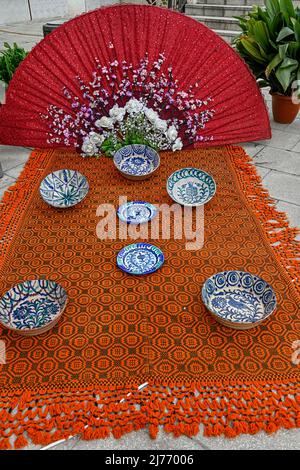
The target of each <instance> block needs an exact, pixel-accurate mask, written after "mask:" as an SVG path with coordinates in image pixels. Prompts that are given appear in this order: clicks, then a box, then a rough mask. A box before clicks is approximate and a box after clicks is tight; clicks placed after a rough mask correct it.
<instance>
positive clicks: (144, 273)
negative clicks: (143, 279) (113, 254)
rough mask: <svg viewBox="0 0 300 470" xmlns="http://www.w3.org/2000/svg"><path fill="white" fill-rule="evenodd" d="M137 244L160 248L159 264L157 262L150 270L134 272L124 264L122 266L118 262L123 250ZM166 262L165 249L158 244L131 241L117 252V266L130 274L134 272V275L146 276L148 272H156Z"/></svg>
mask: <svg viewBox="0 0 300 470" xmlns="http://www.w3.org/2000/svg"><path fill="white" fill-rule="evenodd" d="M137 245H142V246H147V247H151V248H155V249H156V250H158V251H159V252H160V253H159V256H160V258H161V259H160V263H159V265H157V264H156V265H155V266H156V267H155V268H152V269H150V270H148V271H145V272H142V273H133V272H132V271H130V270H129V269H127V268H126V267H125V266H124V265H123V266H122V267H121V266H120V264H119V263H118V259H119V257H120V255H121V254H122V252H123V251H124V250H125V249H126V248H131V247H136V246H137ZM164 262H165V256H164V253H163V251H162V250H161V249H160V248H159V247H158V246H156V245H153V244H152V243H142V242H140V243H130V244H129V245H126V246H124V247H123V248H122V249H121V250H120V251H119V252H118V254H117V266H118V268H120V269H121V270H122V271H124V272H126V273H128V274H132V275H134V276H144V275H146V274H151V273H155V271H157V270H158V269H159V268H161V266H162V265H163V264H164Z"/></svg>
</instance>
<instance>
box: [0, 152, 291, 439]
mask: <svg viewBox="0 0 300 470" xmlns="http://www.w3.org/2000/svg"><path fill="white" fill-rule="evenodd" d="M184 166H195V167H198V168H202V169H203V170H205V171H207V172H209V173H210V174H212V175H213V177H214V179H215V181H216V184H217V192H216V195H215V197H214V198H213V199H212V200H211V201H210V202H209V203H208V204H207V205H206V206H205V209H204V221H205V231H204V245H203V247H202V248H201V249H198V250H186V247H185V240H183V239H174V237H173V238H171V239H169V240H165V239H162V238H161V237H160V238H159V239H158V240H152V239H151V236H149V238H148V239H147V240H148V241H149V242H151V241H152V242H153V243H154V244H155V245H157V246H159V247H160V248H161V249H162V250H163V252H164V254H165V263H164V265H163V266H162V268H161V269H160V270H159V271H157V272H156V273H153V274H150V275H148V276H130V275H128V274H126V273H124V272H122V271H121V270H119V269H118V268H117V266H116V255H117V253H118V251H119V250H120V249H121V248H122V247H123V246H124V245H126V244H128V243H131V242H132V239H129V240H128V239H127V240H120V239H116V240H113V239H106V240H101V239H99V238H98V237H97V235H96V227H97V224H99V222H100V221H101V211H99V210H98V212H97V208H98V207H99V206H100V204H104V203H108V204H113V205H114V206H118V203H119V195H123V196H127V198H128V200H147V201H149V202H152V203H154V204H162V203H166V204H170V203H171V200H170V198H169V196H168V194H167V192H166V189H165V185H166V179H167V177H168V176H169V175H170V174H171V173H172V172H173V171H174V170H176V169H178V168H180V167H184ZM64 167H67V168H72V169H76V170H79V171H80V172H81V173H83V174H84V175H86V177H87V178H88V181H89V184H90V192H89V194H88V196H87V197H86V198H85V199H84V200H83V201H82V202H81V203H80V204H78V205H77V206H74V207H73V208H70V209H68V210H56V209H53V208H51V207H49V206H47V205H46V204H45V202H43V200H42V199H41V197H40V195H39V184H40V181H41V180H42V178H43V177H44V176H45V175H46V174H48V173H49V172H51V171H53V170H57V169H61V168H64ZM1 210H2V215H1V238H2V240H3V242H2V244H1V247H0V250H1V258H0V263H1V265H0V276H1V277H0V281H1V292H0V294H4V293H5V292H6V291H7V290H8V289H9V288H11V287H12V286H13V285H15V284H16V283H19V282H21V281H23V280H26V279H34V278H40V277H41V278H50V279H53V280H55V281H57V282H59V283H60V284H61V285H62V286H63V287H64V288H65V289H66V291H67V293H68V297H69V301H68V305H67V307H66V310H65V312H64V314H63V316H62V318H61V320H60V321H59V323H58V324H57V326H55V327H54V328H53V329H52V330H51V331H49V332H47V333H44V334H42V335H40V336H36V337H22V336H19V335H17V334H15V333H14V332H11V331H8V330H5V329H1V328H0V340H2V341H4V343H5V346H6V364H4V365H0V447H1V448H9V447H10V446H14V447H16V448H19V447H23V446H25V445H26V443H27V442H28V440H31V441H33V442H34V443H40V444H47V443H49V442H51V441H54V440H57V439H61V438H63V437H67V436H69V435H73V434H75V433H82V436H83V438H85V439H92V438H100V437H106V436H108V435H109V434H110V432H112V433H113V435H114V436H115V437H119V436H121V435H122V434H124V433H126V432H130V431H132V430H136V429H139V428H141V427H145V426H149V430H150V434H151V436H152V437H155V435H156V433H157V431H158V428H159V425H163V426H164V428H165V430H166V431H168V432H173V433H174V434H175V435H179V434H187V435H189V436H192V435H195V434H196V433H197V432H198V430H199V424H203V425H204V432H205V434H206V435H208V436H212V435H220V434H225V435H226V436H229V437H232V436H235V435H237V434H240V433H255V432H257V431H259V430H261V429H264V430H266V431H267V432H273V431H276V430H277V429H278V428H280V427H285V428H292V427H297V426H300V398H299V392H300V381H299V379H300V364H297V363H298V362H299V361H297V360H292V357H295V353H296V351H295V349H293V348H294V345H295V344H296V343H295V342H296V341H297V340H300V318H299V299H300V296H299V291H300V290H299V285H300V276H299V273H300V268H299V243H298V242H297V241H295V235H296V230H294V229H291V228H289V226H288V222H287V219H286V216H285V215H284V214H283V213H279V212H277V211H276V209H275V206H274V202H273V201H272V200H271V199H270V198H269V196H268V193H267V192H266V191H265V190H264V189H263V188H262V186H261V181H260V178H259V177H258V176H257V174H256V172H255V168H254V167H253V165H252V163H251V160H250V158H249V157H248V156H247V155H246V154H245V152H244V151H243V149H241V148H239V147H229V146H227V147H219V148H211V149H207V150H191V151H185V152H178V153H177V152H175V153H167V152H166V153H163V154H162V155H161V166H160V169H159V171H158V172H157V173H156V174H155V175H154V176H153V177H152V178H151V179H149V180H145V181H140V182H132V181H129V180H126V179H124V178H123V177H122V176H121V175H120V174H119V173H118V171H117V170H116V169H115V167H114V165H113V162H112V161H111V160H110V159H107V158H102V159H99V160H95V159H83V158H81V157H80V156H78V155H76V154H74V153H72V152H70V151H65V150H61V151H57V150H56V151H54V150H49V151H39V150H36V151H34V152H33V153H32V155H31V157H30V159H29V161H28V163H27V165H26V167H25V169H24V171H23V173H22V175H21V177H20V178H19V180H18V181H17V183H16V184H15V186H13V187H12V188H10V190H9V191H7V192H6V194H5V196H4V199H3V202H2V204H1ZM97 214H98V215H97ZM102 215H103V214H102ZM172 233H173V228H172V227H171V234H172ZM227 269H241V270H246V271H250V272H252V273H254V274H258V275H260V276H262V277H263V278H264V279H266V280H267V281H268V282H270V283H271V284H272V285H273V287H274V288H275V290H276V295H277V300H278V307H277V309H276V311H275V313H274V314H273V315H272V316H271V317H270V318H269V319H268V320H266V321H265V322H264V323H263V324H261V325H260V326H258V327H256V328H254V329H251V330H246V331H236V330H232V329H229V328H226V327H224V326H221V325H220V324H219V323H217V322H216V321H215V320H214V319H213V318H212V316H211V315H210V313H209V312H208V311H207V310H206V309H205V307H204V305H203V303H202V301H201V288H202V285H203V282H204V280H205V279H206V278H207V277H209V276H210V275H212V274H213V273H215V272H217V271H222V270H227ZM293 354H294V356H293ZM145 382H146V383H147V386H145V387H144V388H139V386H140V385H141V384H143V383H145Z"/></svg>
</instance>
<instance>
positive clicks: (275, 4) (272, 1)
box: [265, 0, 280, 18]
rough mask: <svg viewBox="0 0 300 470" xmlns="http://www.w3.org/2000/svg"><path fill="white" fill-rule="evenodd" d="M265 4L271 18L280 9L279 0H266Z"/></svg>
mask: <svg viewBox="0 0 300 470" xmlns="http://www.w3.org/2000/svg"><path fill="white" fill-rule="evenodd" d="M265 4H266V9H267V12H268V14H269V16H270V18H273V17H274V16H275V15H276V14H277V13H278V12H279V11H280V6H279V1H278V0H266V2H265Z"/></svg>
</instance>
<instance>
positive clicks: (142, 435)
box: [57, 429, 203, 450]
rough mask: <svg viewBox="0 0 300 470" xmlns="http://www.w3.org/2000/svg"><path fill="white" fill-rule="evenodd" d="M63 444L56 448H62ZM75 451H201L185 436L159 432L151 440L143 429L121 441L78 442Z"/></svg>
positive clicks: (200, 448)
mask: <svg viewBox="0 0 300 470" xmlns="http://www.w3.org/2000/svg"><path fill="white" fill-rule="evenodd" d="M63 446H64V444H61V445H60V446H58V447H57V449H59V448H63ZM73 448H74V449H75V450H80V449H81V450H96V449H97V450H128V449H131V450H140V449H143V450H193V449H194V450H202V449H203V446H202V445H201V442H200V441H198V440H196V439H190V438H189V437H186V436H180V437H178V438H176V437H174V436H173V435H170V434H166V433H165V432H163V431H161V432H160V433H159V434H158V436H157V438H156V439H154V440H153V439H151V438H150V437H149V433H148V431H147V430H145V429H143V430H140V431H137V432H133V433H131V434H127V435H125V436H123V437H122V438H121V439H114V438H108V439H98V440H95V441H82V440H80V441H78V442H77V443H76V445H75V446H74V447H73Z"/></svg>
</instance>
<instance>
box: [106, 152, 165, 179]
mask: <svg viewBox="0 0 300 470" xmlns="http://www.w3.org/2000/svg"><path fill="white" fill-rule="evenodd" d="M134 145H140V146H142V147H148V148H149V149H151V150H152V152H154V153H155V154H156V156H157V165H156V166H155V167H154V168H153V170H151V171H148V172H147V173H142V175H134V174H132V173H129V172H128V171H124V170H122V169H121V168H120V166H119V164H118V163H117V162H116V155H118V154H119V152H120V150H122V149H124V148H127V147H132V146H134ZM143 156H144V155H141V157H143ZM113 162H114V164H115V167H116V168H117V169H118V170H119V171H120V172H121V173H123V174H124V175H128V176H132V177H135V176H137V177H139V176H146V175H151V174H152V173H154V172H155V171H156V170H157V168H158V167H159V166H160V156H159V153H158V152H157V151H156V150H154V148H153V147H150V145H146V144H128V145H123V147H122V148H120V149H119V150H117V151H116V152H115V154H114V157H113Z"/></svg>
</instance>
